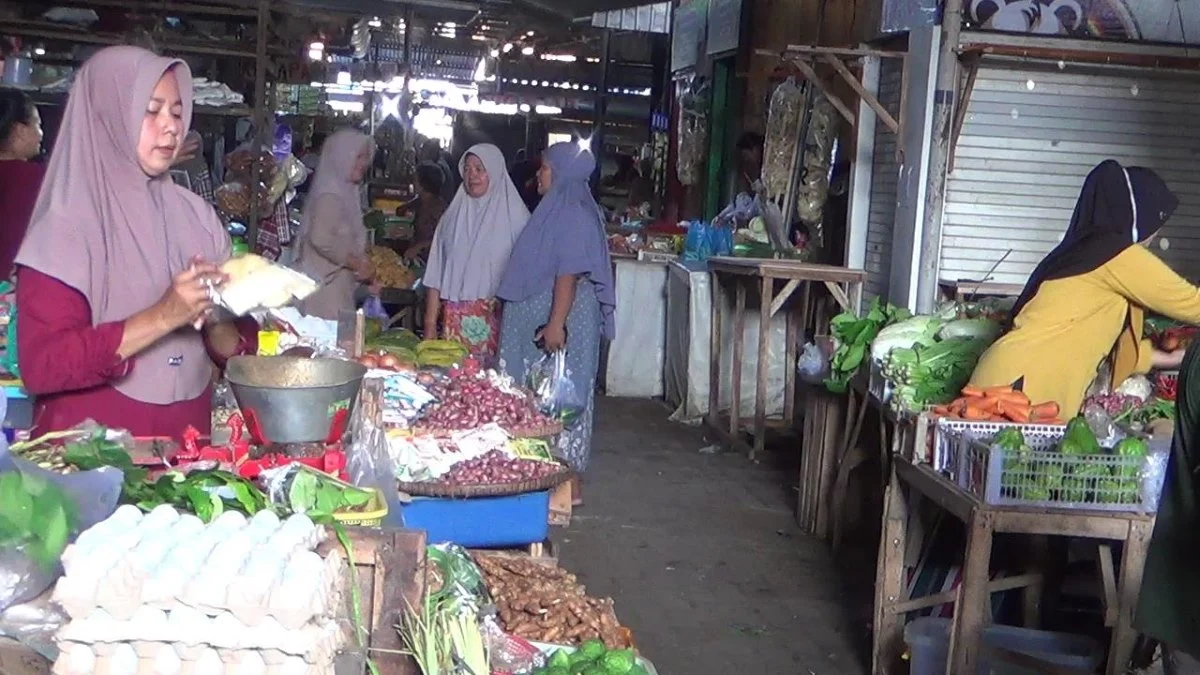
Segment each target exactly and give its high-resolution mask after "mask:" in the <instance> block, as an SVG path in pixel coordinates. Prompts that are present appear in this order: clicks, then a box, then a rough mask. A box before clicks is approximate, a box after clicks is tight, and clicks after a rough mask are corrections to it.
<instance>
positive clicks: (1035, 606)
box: [1021, 534, 1050, 628]
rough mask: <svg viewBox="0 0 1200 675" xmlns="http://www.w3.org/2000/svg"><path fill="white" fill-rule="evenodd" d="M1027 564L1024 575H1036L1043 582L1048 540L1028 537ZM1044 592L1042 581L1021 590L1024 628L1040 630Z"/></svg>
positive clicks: (1047, 554) (1037, 535) (1043, 536)
mask: <svg viewBox="0 0 1200 675" xmlns="http://www.w3.org/2000/svg"><path fill="white" fill-rule="evenodd" d="M1029 543H1030V546H1029V555H1028V564H1027V565H1026V566H1025V573H1026V574H1037V575H1040V577H1041V578H1042V579H1043V580H1044V579H1045V578H1046V572H1047V569H1046V567H1047V560H1048V559H1049V556H1050V538H1049V537H1047V536H1045V535H1042V534H1035V535H1031V536H1030V537H1029ZM1044 591H1045V587H1044V581H1040V582H1038V583H1035V584H1030V585H1028V586H1026V587H1025V588H1023V589H1022V590H1021V599H1022V602H1021V609H1022V610H1023V611H1024V613H1025V617H1024V619H1025V627H1026V628H1040V627H1041V624H1042V593H1043V592H1044Z"/></svg>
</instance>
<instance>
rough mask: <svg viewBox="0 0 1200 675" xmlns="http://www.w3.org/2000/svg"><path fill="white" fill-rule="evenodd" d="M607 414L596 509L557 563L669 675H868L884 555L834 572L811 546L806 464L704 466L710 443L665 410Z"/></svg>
mask: <svg viewBox="0 0 1200 675" xmlns="http://www.w3.org/2000/svg"><path fill="white" fill-rule="evenodd" d="M597 405H598V410H597V414H596V430H595V436H594V443H593V449H592V463H591V466H590V467H589V469H588V473H587V477H586V482H585V484H584V496H585V498H586V500H587V503H586V505H585V506H584V507H583V508H582V509H579V510H577V511H576V512H575V516H574V518H573V520H572V523H571V525H570V527H569V528H568V529H565V530H558V531H556V533H555V535H554V536H555V540H556V543H557V545H558V555H559V557H560V559H561V560H562V562H563V564H564V565H565V566H566V567H568V568H569V569H571V570H573V571H574V572H576V573H577V574H578V575H579V577H580V578H581V580H582V581H583V582H584V583H585V584H587V586H588V589H589V592H590V593H593V594H596V595H600V596H611V597H612V598H613V599H614V600H615V601H616V609H617V616H618V617H619V618H620V619H621V620H622V622H623V623H624V624H625V625H627V626H629V627H630V629H632V631H633V633H634V639H635V640H636V642H637V646H638V648H639V649H640V650H641V651H642V652H643V654H644V655H645V656H646V657H647V658H649V659H650V660H651V661H653V662H654V664H655V666H656V667H657V669H658V671H659V673H661V674H662V675H728V674H730V673H738V674H739V675H751V674H759V673H761V674H763V675H809V674H812V675H856V674H857V673H862V672H865V670H866V669H865V668H864V667H863V665H862V663H863V659H862V654H863V653H864V647H863V645H864V642H865V641H866V640H867V638H868V633H867V631H868V629H869V621H870V602H871V588H870V583H871V577H870V575H871V573H873V570H874V560H873V554H870V553H868V554H865V555H859V556H855V555H853V554H851V555H847V556H844V557H846V558H849V559H843V560H838V561H837V562H836V564H835V561H834V560H833V558H832V555H831V554H830V551H829V547H828V546H827V545H826V544H825V543H824V542H821V541H817V540H816V539H813V538H811V537H808V536H805V535H803V534H801V532H800V530H799V528H797V526H796V523H795V520H794V518H793V513H792V510H793V505H794V499H795V496H794V495H795V492H794V490H793V487H792V486H793V485H794V483H795V476H796V471H795V470H794V466H795V463H796V461H797V460H796V459H795V458H794V457H791V458H787V457H785V453H779V454H777V455H774V457H775V461H777V462H778V463H780V464H782V465H784V466H781V467H779V468H773V467H771V466H767V465H766V464H753V463H751V462H749V461H748V460H747V459H746V458H745V457H743V456H739V455H733V454H706V453H702V452H701V449H703V448H706V446H709V444H710V442H711V441H710V440H709V439H707V438H706V437H705V434H704V433H703V430H702V429H699V428H691V427H686V426H682V425H679V424H675V423H672V422H670V421H668V420H667V416H668V412H667V410H666V408H665V407H664V406H663V405H662V404H661V403H658V402H655V401H643V400H622V399H608V398H602V399H598V404H597ZM792 454H794V453H792ZM789 464H790V466H791V467H792V468H789V467H788V465H789ZM848 570H854V571H848Z"/></svg>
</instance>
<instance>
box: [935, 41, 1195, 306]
mask: <svg viewBox="0 0 1200 675" xmlns="http://www.w3.org/2000/svg"><path fill="white" fill-rule="evenodd" d="M1198 109H1200V79H1197V78H1196V77H1195V76H1192V77H1188V76H1186V75H1183V74H1179V73H1167V74H1156V73H1153V72H1151V71H1150V70H1148V69H1128V68H1127V69H1116V68H1107V69H1101V68H1085V67H1082V66H1079V65H1074V64H1067V65H1065V66H1064V65H1063V64H1053V63H1047V64H1044V65H1041V64H1038V65H1034V64H1031V63H1022V64H1020V65H1019V66H1018V65H1015V64H1013V65H1010V64H1006V63H1003V62H990V63H989V62H988V61H985V62H984V64H983V65H982V66H981V67H980V69H979V73H978V75H977V79H976V82H975V88H974V91H973V93H972V94H971V99H970V101H969V103H968V107H967V115H966V120H965V124H964V125H963V129H962V135H961V136H960V137H959V140H958V147H957V149H956V151H955V161H954V170H953V171H952V172H951V173H950V175H949V177H948V181H947V187H946V198H945V209H944V211H943V218H942V243H941V258H940V269H939V275H940V278H941V279H942V280H943V281H954V280H961V279H980V278H982V277H983V276H984V275H985V274H986V273H987V272H988V270H990V269H991V268H992V266H993V265H995V264H996V263H997V261H999V260H1000V259H1001V257H1002V256H1003V255H1004V253H1005V251H1008V250H1009V249H1011V250H1012V253H1011V254H1009V256H1008V258H1007V259H1006V260H1005V261H1004V262H1003V263H1001V264H1000V266H999V267H998V268H996V271H995V273H994V274H993V279H994V280H995V281H997V282H1000V283H1024V281H1025V280H1026V279H1027V278H1028V276H1029V274H1030V272H1032V271H1033V268H1034V266H1036V265H1037V263H1038V261H1040V260H1041V259H1042V257H1043V256H1044V255H1045V254H1046V253H1047V252H1048V251H1049V250H1050V249H1051V248H1053V247H1054V246H1055V245H1056V244H1057V243H1058V242H1059V241H1060V240H1061V239H1062V234H1063V232H1064V231H1065V230H1066V228H1067V225H1068V223H1069V222H1070V219H1071V213H1072V212H1073V211H1074V208H1075V200H1076V199H1077V198H1078V196H1079V189H1080V187H1081V186H1082V184H1083V179H1084V177H1085V176H1086V175H1087V173H1088V172H1089V171H1090V170H1091V169H1092V168H1093V167H1094V166H1095V165H1096V164H1098V163H1100V162H1101V161H1103V160H1105V159H1109V158H1113V159H1116V160H1118V161H1120V162H1121V163H1122V164H1126V165H1134V166H1145V167H1149V168H1151V169H1154V170H1155V171H1157V172H1158V173H1159V174H1160V175H1161V176H1162V177H1163V179H1164V180H1166V181H1167V183H1168V184H1169V185H1170V187H1171V189H1172V190H1173V191H1174V192H1175V194H1176V195H1177V196H1178V197H1179V199H1180V207H1179V210H1178V211H1176V213H1175V215H1174V217H1173V218H1172V219H1171V220H1170V222H1169V223H1168V225H1167V227H1166V228H1164V231H1163V233H1164V236H1166V237H1167V238H1168V239H1169V240H1170V249H1169V250H1168V251H1167V252H1165V253H1163V254H1162V255H1163V257H1164V258H1165V259H1166V260H1167V262H1169V263H1170V264H1171V265H1172V266H1173V267H1174V268H1175V269H1176V270H1178V271H1179V272H1180V273H1182V274H1184V275H1185V276H1188V277H1191V278H1197V277H1200V227H1198V226H1200V222H1197V221H1200V115H1198V114H1197V110H1198Z"/></svg>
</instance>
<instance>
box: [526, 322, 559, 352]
mask: <svg viewBox="0 0 1200 675" xmlns="http://www.w3.org/2000/svg"><path fill="white" fill-rule="evenodd" d="M534 337H536V338H537V339H539V340H543V341H544V342H543V344H544V345H545V346H546V351H548V352H550V353H551V354H553V353H554V352H560V351H562V350H563V349H565V348H566V346H567V327H566V326H564V325H562V324H561V323H557V322H554V321H551V322H550V323H548V324H546V327H545V328H543V329H542V330H541V331H540V332H539V333H538V334H537V335H535V336H534Z"/></svg>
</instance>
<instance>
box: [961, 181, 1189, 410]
mask: <svg viewBox="0 0 1200 675" xmlns="http://www.w3.org/2000/svg"><path fill="white" fill-rule="evenodd" d="M1178 205H1179V200H1178V199H1176V197H1175V196H1174V195H1173V194H1171V191H1170V190H1169V189H1168V188H1167V185H1166V183H1164V182H1163V180H1162V178H1159V176H1158V174H1156V173H1154V172H1153V171H1151V170H1149V169H1144V168H1141V167H1128V168H1125V167H1122V166H1121V165H1120V164H1118V163H1117V162H1115V161H1113V160H1106V161H1105V162H1103V163H1101V164H1100V165H1099V166H1097V167H1096V168H1095V169H1092V172H1091V173H1090V174H1088V177H1087V179H1086V180H1085V181H1084V183H1083V190H1082V192H1081V193H1080V195H1079V201H1078V202H1077V203H1076V204H1075V214H1074V215H1073V216H1072V217H1071V224H1070V226H1069V227H1068V228H1067V232H1066V235H1065V238H1064V239H1063V241H1062V243H1060V244H1059V245H1058V246H1057V247H1056V248H1055V249H1054V250H1052V251H1051V252H1050V253H1049V254H1048V255H1047V256H1046V257H1045V258H1044V259H1043V260H1042V262H1041V263H1040V264H1039V265H1038V266H1037V268H1036V269H1035V270H1034V271H1033V275H1032V276H1031V277H1030V278H1029V281H1028V282H1027V283H1026V285H1025V290H1024V291H1022V293H1021V297H1020V298H1019V299H1018V300H1017V304H1016V305H1015V306H1014V307H1013V311H1012V316H1013V322H1012V329H1011V330H1010V331H1009V332H1008V333H1007V334H1005V335H1004V336H1003V337H1001V338H1000V339H999V340H997V341H996V343H995V344H994V345H992V346H991V348H989V349H988V350H987V351H986V352H985V353H984V355H983V357H982V358H981V359H980V360H979V364H978V365H977V366H976V368H975V372H974V374H973V375H972V376H971V385H972V386H973V387H975V388H977V389H986V388H989V387H996V386H1004V385H1011V384H1013V383H1014V382H1016V381H1017V380H1019V379H1023V380H1024V386H1023V391H1024V392H1025V394H1026V395H1028V397H1029V399H1030V400H1032V401H1034V402H1043V401H1054V402H1056V403H1058V404H1059V408H1060V416H1061V417H1062V418H1064V419H1069V418H1071V417H1074V416H1075V414H1076V413H1077V412H1078V411H1079V407H1080V404H1081V403H1082V401H1083V399H1084V396H1085V394H1086V391H1087V389H1088V386H1089V385H1090V384H1091V383H1092V381H1093V380H1094V379H1095V378H1096V372H1097V369H1098V367H1099V365H1100V363H1101V361H1103V360H1104V359H1106V358H1111V372H1112V385H1113V386H1118V385H1120V384H1121V382H1123V381H1124V380H1125V378H1127V377H1129V376H1130V375H1132V374H1135V373H1145V372H1148V371H1149V370H1150V369H1151V368H1168V369H1169V368H1174V367H1176V366H1178V365H1179V361H1180V359H1181V358H1182V352H1181V351H1177V352H1174V353H1166V352H1160V351H1157V350H1155V349H1153V347H1152V346H1151V345H1150V343H1149V341H1147V340H1143V339H1142V323H1143V316H1144V314H1145V310H1146V309H1150V310H1153V311H1155V312H1157V313H1159V314H1163V315H1165V316H1168V317H1171V318H1173V319H1176V320H1179V321H1185V322H1188V323H1193V324H1194V323H1200V289H1197V288H1196V287H1195V286H1192V285H1191V284H1189V283H1188V282H1187V281H1185V280H1184V279H1183V278H1182V277H1180V276H1179V275H1178V274H1176V273H1175V272H1173V271H1172V270H1171V268H1170V267H1167V264H1166V263H1164V262H1163V261H1162V260H1160V259H1159V258H1158V257H1156V256H1155V255H1154V254H1153V253H1151V252H1150V251H1149V250H1148V249H1147V245H1148V244H1149V243H1151V242H1152V241H1153V240H1154V238H1155V236H1156V235H1157V233H1158V230H1159V228H1161V227H1162V226H1163V223H1165V222H1166V220H1167V218H1169V217H1170V216H1171V214H1172V213H1173V212H1174V211H1175V208H1176V207H1177V206H1178Z"/></svg>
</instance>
